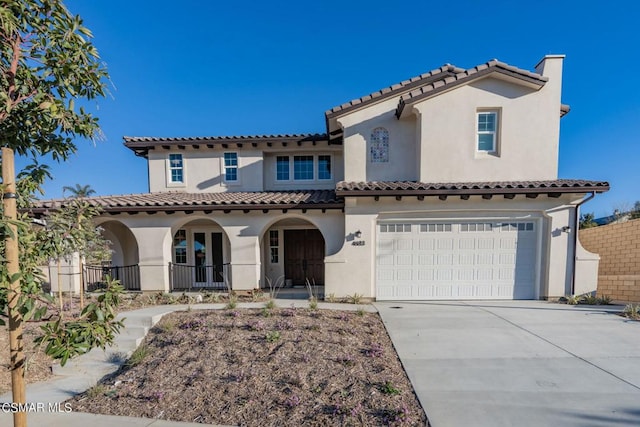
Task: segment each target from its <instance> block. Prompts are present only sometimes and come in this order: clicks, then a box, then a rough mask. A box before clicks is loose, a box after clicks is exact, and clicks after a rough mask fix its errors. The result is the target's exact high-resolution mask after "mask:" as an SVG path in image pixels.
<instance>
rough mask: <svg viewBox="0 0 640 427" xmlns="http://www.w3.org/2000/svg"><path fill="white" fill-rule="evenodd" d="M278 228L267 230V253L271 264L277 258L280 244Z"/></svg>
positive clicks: (275, 261) (274, 262)
mask: <svg viewBox="0 0 640 427" xmlns="http://www.w3.org/2000/svg"><path fill="white" fill-rule="evenodd" d="M279 240H280V239H279V236H278V230H270V231H269V254H270V258H271V264H277V263H278V260H279V258H280V257H279V254H278V247H279V246H280V242H279Z"/></svg>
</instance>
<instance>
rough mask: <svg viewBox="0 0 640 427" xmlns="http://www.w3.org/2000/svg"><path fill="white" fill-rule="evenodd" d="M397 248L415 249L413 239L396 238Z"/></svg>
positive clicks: (400, 249)
mask: <svg viewBox="0 0 640 427" xmlns="http://www.w3.org/2000/svg"><path fill="white" fill-rule="evenodd" d="M396 250H398V251H411V250H413V240H412V239H398V240H396Z"/></svg>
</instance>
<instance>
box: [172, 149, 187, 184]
mask: <svg viewBox="0 0 640 427" xmlns="http://www.w3.org/2000/svg"><path fill="white" fill-rule="evenodd" d="M169 182H171V183H172V184H182V183H183V182H184V169H183V167H182V154H169Z"/></svg>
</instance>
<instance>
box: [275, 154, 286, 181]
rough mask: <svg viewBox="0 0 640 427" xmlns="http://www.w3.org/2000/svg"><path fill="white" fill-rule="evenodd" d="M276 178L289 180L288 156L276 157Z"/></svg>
mask: <svg viewBox="0 0 640 427" xmlns="http://www.w3.org/2000/svg"><path fill="white" fill-rule="evenodd" d="M276 180H278V181H289V156H278V157H276Z"/></svg>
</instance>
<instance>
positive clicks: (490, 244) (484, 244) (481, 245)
mask: <svg viewBox="0 0 640 427" xmlns="http://www.w3.org/2000/svg"><path fill="white" fill-rule="evenodd" d="M476 241H477V243H478V249H493V248H494V246H495V240H493V239H489V238H478V239H477V240H476Z"/></svg>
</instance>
